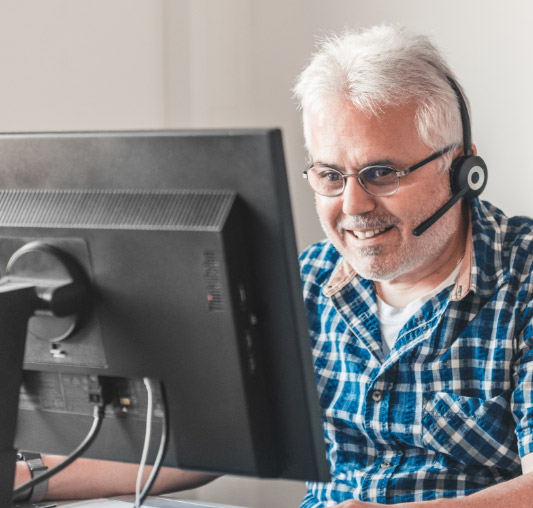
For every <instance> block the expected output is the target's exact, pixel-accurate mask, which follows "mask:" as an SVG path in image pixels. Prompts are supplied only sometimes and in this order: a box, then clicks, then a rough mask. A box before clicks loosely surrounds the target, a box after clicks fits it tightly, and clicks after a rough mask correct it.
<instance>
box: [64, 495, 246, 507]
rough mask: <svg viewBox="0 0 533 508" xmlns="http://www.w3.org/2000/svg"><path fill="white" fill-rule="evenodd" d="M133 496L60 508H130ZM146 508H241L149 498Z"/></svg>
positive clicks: (95, 500) (67, 502)
mask: <svg viewBox="0 0 533 508" xmlns="http://www.w3.org/2000/svg"><path fill="white" fill-rule="evenodd" d="M134 500H135V498H134V497H133V496H122V497H120V498H113V499H89V500H85V501H65V502H58V503H57V506H58V508H85V507H87V508H128V507H131V506H133V505H134ZM143 507H145V508H239V507H236V506H230V505H222V504H216V503H203V502H199V501H187V500H183V499H169V498H166V497H158V496H156V497H154V496H149V497H148V498H146V501H145V502H144V503H143Z"/></svg>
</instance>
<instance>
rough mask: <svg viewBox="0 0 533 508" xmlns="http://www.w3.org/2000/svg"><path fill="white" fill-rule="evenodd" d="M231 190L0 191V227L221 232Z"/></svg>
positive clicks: (229, 201) (229, 202)
mask: <svg viewBox="0 0 533 508" xmlns="http://www.w3.org/2000/svg"><path fill="white" fill-rule="evenodd" d="M235 198H236V194H235V193H234V192H231V191H208V190H207V191H203V190H198V191H194V190H191V191H174V190H168V191H164V190H162V191H140V190H139V191H137V190H96V189H95V190H93V189H91V190H81V189H80V190H78V189H69V190H26V189H24V190H19V189H17V190H0V226H11V227H55V228H61V227H69V228H82V229H83V228H85V229H89V228H99V229H157V230H186V231H219V230H220V229H221V228H222V226H223V225H224V222H225V220H226V218H227V215H228V213H229V210H230V208H231V206H232V204H233V203H234V201H235Z"/></svg>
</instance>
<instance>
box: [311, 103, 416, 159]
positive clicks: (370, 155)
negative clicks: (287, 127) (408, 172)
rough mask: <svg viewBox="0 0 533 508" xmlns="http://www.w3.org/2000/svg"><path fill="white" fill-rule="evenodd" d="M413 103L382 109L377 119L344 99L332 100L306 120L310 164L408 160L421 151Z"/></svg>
mask: <svg viewBox="0 0 533 508" xmlns="http://www.w3.org/2000/svg"><path fill="white" fill-rule="evenodd" d="M415 114H416V105H415V104H413V103H408V104H404V105H401V106H395V107H384V108H382V109H381V111H380V112H379V114H378V115H375V114H371V113H368V112H363V111H361V110H358V109H357V108H356V107H355V106H354V105H353V104H352V103H351V102H350V101H349V100H347V99H344V98H342V99H332V100H331V101H329V102H328V103H327V104H326V106H325V107H323V108H321V110H320V112H319V113H317V114H315V115H313V116H312V117H311V119H310V148H311V155H312V158H313V161H315V162H324V163H337V164H339V163H345V164H351V165H358V164H364V163H365V162H368V161H369V160H374V159H376V160H378V159H384V158H387V159H391V160H402V159H404V158H406V159H410V158H412V156H413V154H414V153H416V152H419V151H423V150H424V149H425V147H424V146H423V144H422V143H421V142H420V140H419V136H418V131H417V129H416V125H415Z"/></svg>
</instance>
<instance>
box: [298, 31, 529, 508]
mask: <svg viewBox="0 0 533 508" xmlns="http://www.w3.org/2000/svg"><path fill="white" fill-rule="evenodd" d="M456 86H457V85H456V84H455V80H454V78H453V75H452V72H451V70H450V69H449V68H448V66H447V65H446V63H445V62H444V61H443V60H442V58H441V56H440V55H439V53H438V51H437V50H436V48H435V47H434V46H433V45H432V44H431V42H430V41H429V40H428V39H427V38H425V37H422V36H419V35H416V34H411V33H409V32H407V31H406V30H404V29H400V28H392V27H384V26H382V27H374V28H372V29H370V30H366V31H362V32H360V33H346V34H344V35H342V36H341V37H336V38H331V39H329V40H327V41H326V42H325V43H324V44H323V45H322V46H321V48H320V49H319V51H318V53H317V54H316V55H315V56H314V57H313V59H312V61H311V63H310V64H309V66H308V67H307V68H306V69H305V70H304V72H303V73H302V74H301V76H300V78H299V80H298V83H297V85H296V87H295V94H296V97H297V98H298V100H299V101H300V105H301V108H302V111H303V119H304V131H305V137H306V144H307V147H308V149H309V152H310V155H311V160H312V163H311V165H310V167H309V168H308V170H307V171H306V176H307V179H308V181H309V183H310V184H311V187H312V188H313V190H314V191H315V194H316V208H317V212H318V216H319V218H320V221H321V224H322V227H323V229H324V231H325V233H326V235H327V237H328V240H327V241H324V242H320V243H318V244H315V245H313V246H311V247H310V248H308V249H307V250H306V251H305V252H304V253H303V254H302V257H301V267H302V277H303V284H304V295H305V299H306V306H307V311H308V314H309V321H310V333H311V341H312V347H313V354H314V362H315V372H316V378H317V384H318V389H319V396H320V404H321V407H322V412H323V420H324V435H325V440H326V445H327V453H328V458H329V461H330V463H331V472H332V481H331V482H330V483H328V484H320V483H311V484H310V485H309V491H308V494H307V496H306V497H305V499H304V502H303V505H302V506H303V507H305V508H311V507H323V506H332V505H334V504H338V503H341V504H340V506H343V507H358V506H361V507H362V506H369V504H367V503H366V502H370V506H373V505H375V504H374V503H379V504H381V503H400V504H402V505H403V503H405V504H406V505H408V506H409V507H413V508H415V507H416V506H424V507H426V506H427V507H428V508H429V506H439V507H440V506H443V507H444V506H458V507H459V506H468V507H472V508H473V507H478V506H479V507H486V506H489V505H490V506H493V507H509V506H515V507H523V506H533V502H532V501H531V492H533V474H531V473H532V472H533V437H532V436H533V400H532V395H531V394H532V393H533V390H532V388H533V382H532V379H533V351H532V346H533V297H532V293H533V280H532V277H533V276H532V265H533V221H532V220H530V219H527V218H524V217H522V218H517V217H515V218H508V217H506V216H505V215H504V214H503V213H502V212H501V211H499V210H498V209H496V208H494V207H492V206H491V205H490V204H488V203H483V202H481V201H480V200H479V199H478V198H474V199H471V200H465V199H459V200H458V202H457V203H456V204H455V205H453V206H452V207H451V208H450V209H449V210H448V211H447V212H446V213H445V214H444V215H443V216H442V217H441V218H439V219H438V220H436V221H435V222H434V223H433V224H432V225H431V226H430V227H429V228H428V229H427V230H426V231H425V232H424V233H421V234H420V231H418V232H417V233H418V236H416V235H415V234H413V230H416V229H417V228H418V227H419V226H420V224H421V223H423V222H424V221H425V220H426V219H428V218H430V217H432V216H433V215H434V214H435V213H436V212H437V211H438V210H439V209H440V208H441V207H443V205H444V204H445V203H446V202H447V201H448V200H449V199H450V198H451V197H452V191H451V187H450V175H449V168H450V166H451V163H452V160H454V159H456V158H457V157H460V156H463V155H464V154H465V153H466V154H467V155H469V154H470V147H464V146H462V145H463V144H464V143H463V127H465V130H466V128H467V127H466V125H465V124H464V122H463V123H462V122H461V111H460V109H461V108H460V105H459V104H460V100H461V98H460V91H459V89H457V90H455V88H454V87H456ZM472 150H473V152H474V153H475V147H472ZM475 160H477V159H475ZM476 164H477V162H476ZM406 169H407V170H406ZM415 169H416V170H415ZM477 170H479V168H477V169H476V171H477ZM474 173H475V171H474ZM474 173H472V174H474ZM476 175H477V176H475V178H474V179H473V180H472V181H471V182H469V185H471V186H472V187H474V188H477V189H478V190H479V188H480V187H481V184H482V183H483V182H479V180H478V179H479V178H481V179H484V178H485V176H484V175H483V174H482V172H480V170H479V171H478V172H477V173H476ZM469 178H470V177H469ZM502 482H505V483H502ZM465 496H467V497H465ZM426 500H435V501H426ZM362 501H366V502H362Z"/></svg>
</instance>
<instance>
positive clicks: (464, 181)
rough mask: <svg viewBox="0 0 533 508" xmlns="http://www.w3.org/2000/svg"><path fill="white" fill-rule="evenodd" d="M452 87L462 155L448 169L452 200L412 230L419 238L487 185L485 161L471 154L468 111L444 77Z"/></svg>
mask: <svg viewBox="0 0 533 508" xmlns="http://www.w3.org/2000/svg"><path fill="white" fill-rule="evenodd" d="M446 78H447V79H448V82H449V83H450V86H451V87H452V89H453V91H454V92H455V95H456V96H457V102H458V103H459V111H460V112H461V123H462V126H463V155H461V156H459V157H457V158H456V159H455V160H454V161H453V162H452V165H451V167H450V187H451V190H452V194H453V196H452V198H451V199H450V200H449V201H448V202H447V203H445V204H444V206H442V207H441V208H439V209H438V210H437V211H436V212H435V213H434V214H433V215H432V216H431V217H430V218H429V219H426V220H425V221H424V222H422V224H420V225H419V226H417V227H416V228H415V229H413V235H415V236H420V235H421V234H422V233H424V231H426V230H427V229H428V228H429V227H431V226H432V225H433V224H435V222H437V221H438V220H439V219H440V218H441V217H442V216H443V215H444V214H445V213H446V212H447V211H448V210H449V209H450V208H451V207H452V206H453V205H455V203H457V201H459V200H460V199H461V198H465V199H469V200H470V199H474V198H476V197H477V196H479V195H480V194H481V193H482V192H483V189H484V188H485V186H486V185H487V178H488V172H487V165H486V164H485V161H484V160H483V159H482V158H481V157H478V156H477V155H474V154H473V153H472V133H471V130H470V117H469V116H468V109H467V107H466V103H465V100H464V97H463V94H462V93H461V91H460V90H459V87H458V86H457V83H456V82H455V81H454V80H453V79H452V78H451V77H450V76H446Z"/></svg>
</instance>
